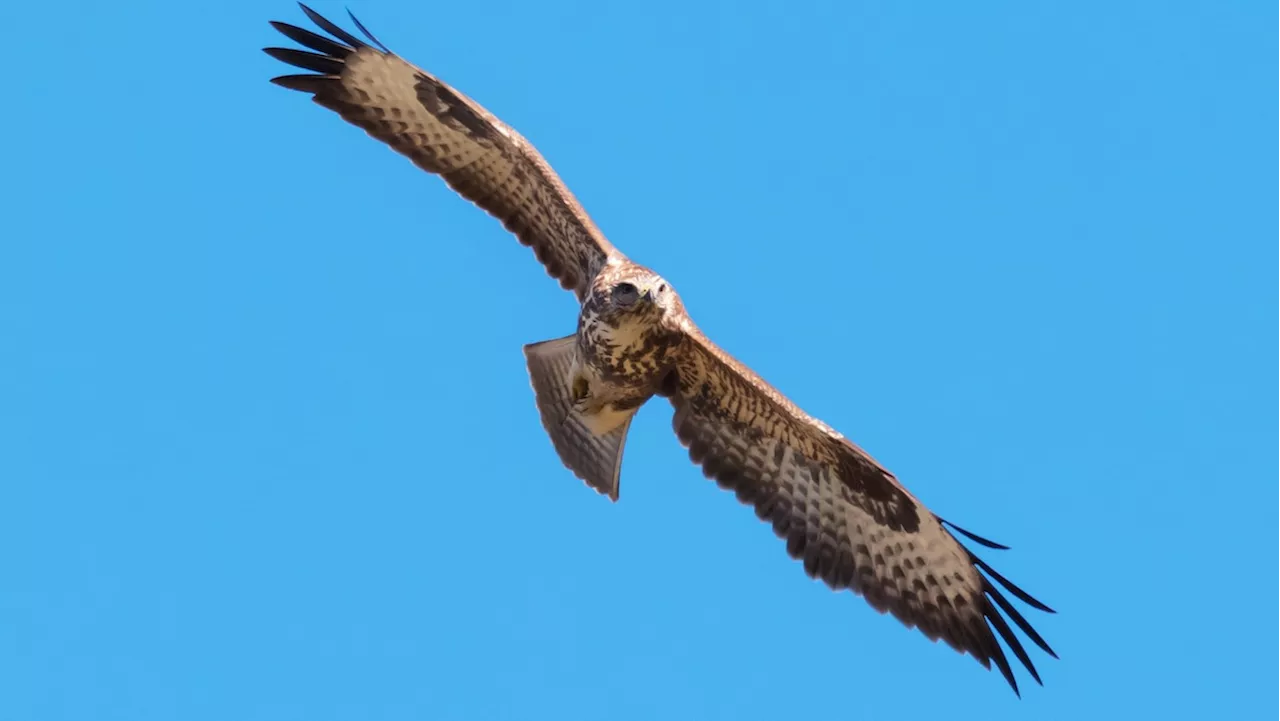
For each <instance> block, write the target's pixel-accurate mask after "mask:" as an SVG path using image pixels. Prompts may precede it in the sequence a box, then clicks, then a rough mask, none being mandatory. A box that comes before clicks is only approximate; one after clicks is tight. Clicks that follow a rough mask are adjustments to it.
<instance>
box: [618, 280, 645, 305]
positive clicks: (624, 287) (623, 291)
mask: <svg viewBox="0 0 1280 721" xmlns="http://www.w3.org/2000/svg"><path fill="white" fill-rule="evenodd" d="M639 296H640V291H638V290H636V287H635V286H634V285H632V284H630V283H619V284H617V285H615V286H613V299H614V300H615V301H616V302H618V303H621V304H622V305H630V304H632V303H634V302H635V301H636V298H638V297H639Z"/></svg>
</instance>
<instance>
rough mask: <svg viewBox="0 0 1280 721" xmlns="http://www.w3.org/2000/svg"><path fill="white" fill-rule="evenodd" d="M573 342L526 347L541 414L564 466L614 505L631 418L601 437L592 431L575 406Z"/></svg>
mask: <svg viewBox="0 0 1280 721" xmlns="http://www.w3.org/2000/svg"><path fill="white" fill-rule="evenodd" d="M574 342H575V337H574V336H566V337H564V338H557V339H555V340H547V341H542V342H541V343H532V344H529V345H526V346H525V347H524V355H525V361H526V362H527V363H528V366H529V379H530V381H531V382H532V385H533V393H534V397H535V399H536V401H537V404H538V414H539V415H540V416H541V418H542V427H543V428H545V429H546V431H547V435H549V436H551V443H552V445H553V446H555V449H556V453H557V454H559V456H560V460H561V461H562V462H563V463H564V465H565V467H567V468H568V469H569V470H570V471H573V474H574V475H575V476H577V477H578V478H580V479H582V480H583V481H585V482H586V484H587V485H588V486H590V487H591V488H593V489H595V491H596V492H597V493H602V494H604V495H607V496H609V498H610V500H614V501H616V500H618V481H619V475H620V472H621V470H622V450H623V447H624V446H625V445H626V442H627V431H628V430H629V429H630V428H631V417H630V416H629V417H628V418H627V419H626V421H624V422H623V423H622V424H621V425H619V426H618V427H617V428H614V429H613V430H611V431H609V432H608V433H605V434H603V435H595V434H594V433H592V432H591V430H590V428H589V426H588V424H587V422H586V419H585V418H583V417H582V415H581V414H580V413H579V412H578V411H577V409H576V408H575V407H574V403H573V376H572V374H573V354H574Z"/></svg>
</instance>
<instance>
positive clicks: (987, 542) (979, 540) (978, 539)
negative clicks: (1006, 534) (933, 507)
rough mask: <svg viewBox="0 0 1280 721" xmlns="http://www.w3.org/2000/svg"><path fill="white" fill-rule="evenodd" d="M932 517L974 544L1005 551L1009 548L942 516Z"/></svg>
mask: <svg viewBox="0 0 1280 721" xmlns="http://www.w3.org/2000/svg"><path fill="white" fill-rule="evenodd" d="M934 518H936V519H938V523H941V524H942V525H944V526H949V527H950V528H951V530H953V531H958V532H959V533H960V534H961V535H962V536H964V537H965V538H967V539H969V540H970V541H973V542H974V543H976V544H978V545H980V546H986V547H987V548H994V549H995V550H997V551H1007V550H1009V547H1008V546H1006V545H1004V544H1002V543H996V542H995V541H992V540H991V539H988V538H983V537H982V536H979V535H978V534H976V533H974V532H973V531H966V530H965V529H963V528H961V527H959V526H957V525H956V524H954V523H952V522H951V521H948V520H947V519H945V518H943V517H942V516H934Z"/></svg>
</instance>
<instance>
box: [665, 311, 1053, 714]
mask: <svg viewBox="0 0 1280 721" xmlns="http://www.w3.org/2000/svg"><path fill="white" fill-rule="evenodd" d="M685 332H686V334H687V335H686V339H687V340H686V343H685V344H684V350H683V351H682V352H681V354H680V356H679V358H678V360H677V361H676V367H675V373H674V375H673V376H669V377H668V378H667V380H666V382H665V383H664V388H663V390H662V393H663V394H664V395H667V396H669V397H670V399H671V402H672V405H674V406H675V411H676V412H675V420H674V424H673V425H674V426H675V431H676V435H677V436H678V437H679V439H680V441H681V443H683V444H684V445H685V446H686V447H688V449H689V455H690V457H691V458H692V459H693V461H694V462H695V463H698V464H699V465H701V466H702V469H703V472H704V473H705V474H706V475H707V476H708V477H710V478H714V479H715V480H716V482H717V483H718V484H719V485H720V486H721V487H722V488H726V489H730V490H733V491H734V492H735V493H736V494H737V497H738V499H739V500H740V501H743V502H744V503H749V504H751V505H753V506H754V507H755V511H756V515H758V516H759V517H760V518H761V519H763V520H766V521H769V522H770V523H772V524H773V530H774V532H775V533H777V534H778V536H779V537H781V538H784V539H786V541H787V552H788V553H789V554H790V555H791V556H792V557H793V558H796V559H799V560H802V561H803V562H804V569H805V572H806V573H808V574H809V575H810V576H811V577H814V578H820V579H822V580H823V581H825V582H826V583H827V585H829V586H831V587H832V588H834V589H836V590H839V589H845V588H848V589H851V590H852V591H853V592H854V593H857V594H859V595H861V596H862V597H863V598H865V599H866V600H867V601H868V602H869V603H870V604H871V605H872V606H874V607H875V608H876V609H878V610H879V611H881V612H882V613H883V612H886V611H887V612H889V613H892V614H893V615H894V616H895V617H897V619H898V620H899V621H901V622H903V623H904V624H906V625H907V626H908V627H913V626H914V627H916V628H919V629H920V630H921V631H923V632H924V634H925V635H926V636H928V637H929V638H931V639H933V640H935V641H936V640H938V639H942V640H944V641H946V642H947V643H948V644H950V645H951V646H952V647H953V648H955V649H956V650H958V651H960V652H962V653H964V652H967V653H969V654H971V655H972V656H973V657H974V658H976V659H977V660H978V662H979V663H981V664H982V665H983V666H985V667H986V668H991V663H992V662H993V661H994V662H995V664H996V666H997V667H998V668H999V669H1000V672H1001V673H1002V674H1004V677H1005V679H1006V680H1007V681H1008V682H1009V685H1010V686H1012V687H1013V690H1014V692H1015V693H1017V692H1018V684H1017V681H1016V680H1015V679H1014V676H1013V672H1012V670H1011V669H1010V667H1009V662H1008V660H1007V659H1006V658H1005V655H1004V651H1003V650H1002V649H1001V646H1000V643H999V641H998V640H997V638H996V634H997V633H998V634H999V636H1000V638H1002V639H1004V642H1005V644H1006V645H1008V646H1009V648H1010V650H1012V651H1013V654H1014V655H1015V656H1016V657H1017V658H1018V660H1019V661H1021V662H1022V664H1023V665H1024V666H1025V667H1026V669H1027V670H1028V671H1029V672H1030V673H1031V676H1032V677H1033V678H1035V680H1036V682H1038V683H1039V682H1040V675H1039V674H1038V673H1037V672H1036V668H1035V666H1034V665H1033V664H1032V662H1031V659H1030V657H1029V656H1028V655H1027V652H1026V650H1025V649H1024V648H1023V647H1022V644H1021V642H1020V641H1019V640H1018V637H1017V636H1016V635H1015V634H1014V632H1013V630H1012V629H1011V628H1010V627H1009V624H1008V623H1007V622H1006V620H1005V618H1004V617H1003V616H1002V615H1001V613H1000V612H1001V611H1003V612H1004V614H1005V615H1007V616H1008V618H1010V619H1012V620H1013V622H1014V623H1015V624H1016V625H1017V626H1018V627H1019V628H1020V629H1022V631H1023V633H1024V634H1025V635H1026V636H1027V637H1028V638H1030V639H1031V640H1032V641H1033V642H1034V643H1035V644H1036V645H1037V646H1039V647H1040V648H1042V649H1044V651H1045V652H1047V653H1049V654H1050V655H1052V656H1054V658H1057V656H1056V654H1054V652H1053V650H1052V649H1050V648H1049V645H1048V644H1047V643H1045V641H1044V639H1043V638H1041V637H1040V634H1038V633H1037V632H1036V631H1035V629H1033V628H1032V627H1031V625H1030V624H1029V623H1028V622H1027V620H1026V619H1025V618H1023V617H1022V614H1020V613H1019V612H1018V610H1017V609H1015V608H1014V607H1013V605H1012V604H1010V603H1009V601H1008V600H1007V599H1006V598H1005V597H1004V595H1003V594H1002V593H1001V592H1000V590H999V589H998V588H997V587H996V585H995V584H994V583H992V580H991V579H994V580H995V581H997V582H998V583H999V584H1000V585H1002V586H1003V587H1004V588H1006V589H1007V590H1008V591H1009V592H1010V593H1012V594H1013V595H1014V596H1016V597H1018V598H1019V599H1021V600H1022V601H1024V602H1026V603H1028V604H1030V605H1031V606H1033V607H1035V608H1037V609H1040V610H1042V611H1048V612H1050V613H1052V612H1053V611H1052V610H1051V609H1049V608H1048V607H1047V606H1045V605H1044V604H1042V603H1040V602H1039V601H1037V600H1035V599H1034V598H1032V597H1031V596H1029V595H1028V594H1027V593H1026V592H1024V591H1022V590H1021V589H1019V588H1018V587H1017V586H1014V585H1013V584H1012V583H1010V582H1009V581H1008V580H1007V579H1005V578H1004V577H1003V576H1001V575H1000V574H999V573H996V571H995V570H993V569H992V568H991V567H990V566H988V565H987V564H986V563H984V562H983V561H982V560H981V559H979V558H978V557H977V556H975V555H974V554H973V553H972V552H970V551H969V550H968V549H966V548H965V547H964V546H962V545H960V543H959V542H958V541H957V540H956V538H955V537H954V536H953V535H951V533H950V532H949V531H948V530H947V529H946V528H945V527H944V524H945V525H950V524H947V523H946V522H945V521H943V520H942V519H941V518H939V517H937V516H935V515H933V513H931V512H930V511H929V510H928V509H926V508H925V507H924V505H922V504H921V503H920V502H919V501H918V500H916V498H915V497H914V496H912V495H911V494H910V493H909V492H908V491H907V490H906V489H905V488H903V487H902V485H901V484H899V483H898V481H897V479H896V478H894V476H893V474H891V473H889V472H888V471H887V470H885V469H884V468H882V467H881V466H880V464H878V463H876V461H875V460H873V459H872V458H871V457H870V456H869V455H867V454H866V453H865V452H863V451H862V450H861V449H860V448H858V447H857V446H855V445H854V444H853V443H851V442H850V441H848V440H847V439H845V438H844V437H843V436H841V435H840V434H839V433H837V432H835V431H834V430H832V429H831V428H829V427H827V426H826V425H825V424H823V423H822V422H821V421H818V420H817V419H814V418H811V417H809V416H808V415H806V414H805V413H804V412H803V411H801V410H800V409H799V408H797V407H796V406H795V405H794V404H793V403H791V402H790V401H789V400H787V399H786V398H785V397H784V396H783V395H782V394H781V393H779V392H778V391H777V390H775V389H774V388H773V387H772V386H770V385H769V384H768V383H766V382H765V381H764V380H762V379H761V378H760V377H759V376H757V375H756V374H755V373H753V372H752V371H751V370H750V369H749V368H746V367H745V366H743V365H742V364H740V363H739V362H737V361H736V360H734V359H733V358H732V357H730V356H729V355H728V354H727V353H725V352H724V351H723V350H721V349H719V348H717V347H716V346H715V345H714V344H713V343H711V341H709V340H707V338H706V337H704V336H703V335H702V334H701V333H700V332H699V331H698V330H697V329H696V328H694V327H693V325H692V323H689V324H688V325H686V326H685ZM951 528H953V529H955V530H956V531H958V532H960V533H961V534H963V535H965V536H966V537H968V538H970V539H971V540H973V541H976V542H978V543H979V544H982V545H984V546H988V547H990V548H1001V549H1002V548H1004V546H1000V545H998V544H995V543H992V542H991V541H987V540H986V539H983V538H980V537H978V536H975V535H973V534H971V533H969V532H967V531H964V530H963V529H960V528H957V527H956V526H951ZM979 569H981V571H985V572H986V574H987V576H989V577H990V578H987V577H986V576H984V575H983V574H982V573H981V572H980V570H979ZM988 624H990V625H988ZM992 629H994V632H993V630H992Z"/></svg>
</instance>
